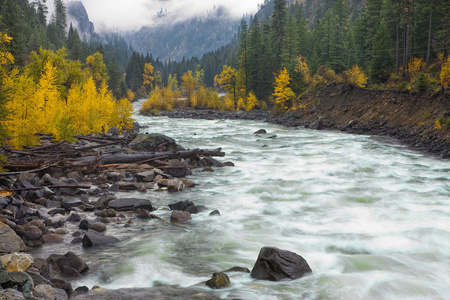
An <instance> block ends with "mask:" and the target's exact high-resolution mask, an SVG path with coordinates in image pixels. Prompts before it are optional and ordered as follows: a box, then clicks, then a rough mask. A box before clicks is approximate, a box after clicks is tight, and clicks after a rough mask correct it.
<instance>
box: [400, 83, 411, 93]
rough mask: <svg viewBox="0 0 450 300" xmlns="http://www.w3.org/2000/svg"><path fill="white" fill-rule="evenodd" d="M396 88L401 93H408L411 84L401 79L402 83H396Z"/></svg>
mask: <svg viewBox="0 0 450 300" xmlns="http://www.w3.org/2000/svg"><path fill="white" fill-rule="evenodd" d="M398 89H399V90H400V91H401V92H402V93H409V91H411V85H410V84H409V83H408V82H406V81H403V82H402V83H400V84H399V85H398Z"/></svg>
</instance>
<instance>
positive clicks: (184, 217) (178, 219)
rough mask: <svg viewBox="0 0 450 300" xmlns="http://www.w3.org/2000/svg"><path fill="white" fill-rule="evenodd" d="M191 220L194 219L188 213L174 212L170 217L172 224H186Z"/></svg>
mask: <svg viewBox="0 0 450 300" xmlns="http://www.w3.org/2000/svg"><path fill="white" fill-rule="evenodd" d="M191 219H192V217H191V214H190V213H189V212H187V211H179V210H174V211H172V214H171V215H170V222H171V223H184V222H187V221H189V220H191Z"/></svg>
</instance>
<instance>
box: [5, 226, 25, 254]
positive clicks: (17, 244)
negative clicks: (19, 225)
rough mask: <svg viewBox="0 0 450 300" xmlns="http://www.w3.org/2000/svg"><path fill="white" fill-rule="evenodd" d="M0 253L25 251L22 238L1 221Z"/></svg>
mask: <svg viewBox="0 0 450 300" xmlns="http://www.w3.org/2000/svg"><path fill="white" fill-rule="evenodd" d="M0 241H1V243H0V254H1V253H12V252H21V251H25V249H26V246H25V244H24V242H23V241H22V239H21V238H20V237H19V236H18V235H17V234H16V233H15V232H14V231H13V230H12V229H11V228H9V226H8V225H5V224H3V223H1V222H0Z"/></svg>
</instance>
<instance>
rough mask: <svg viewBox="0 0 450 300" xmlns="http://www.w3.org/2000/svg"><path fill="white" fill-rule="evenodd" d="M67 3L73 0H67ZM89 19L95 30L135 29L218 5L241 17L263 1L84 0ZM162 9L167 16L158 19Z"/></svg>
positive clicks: (253, 10) (176, 18)
mask: <svg viewBox="0 0 450 300" xmlns="http://www.w3.org/2000/svg"><path fill="white" fill-rule="evenodd" d="M64 1H65V3H67V2H69V1H70V0H64ZM82 2H83V4H84V6H85V7H86V10H87V13H88V15H89V19H90V20H91V21H92V22H94V25H95V30H96V31H103V30H105V29H109V30H110V29H113V30H136V29H139V28H140V27H141V26H151V25H154V24H157V23H158V22H160V21H161V20H164V21H165V22H168V21H170V22H175V21H179V20H183V19H187V18H190V17H193V16H203V15H205V14H206V13H207V12H208V11H209V12H210V11H212V10H213V9H214V8H217V7H220V6H222V7H225V8H226V9H227V10H228V11H229V13H230V14H231V15H232V16H234V17H236V18H240V17H242V16H243V15H245V14H254V13H256V12H257V10H258V4H261V3H262V2H263V0H82ZM47 5H48V7H49V15H48V18H51V13H52V11H53V0H48V1H47ZM160 12H163V14H164V15H165V17H164V18H158V13H160Z"/></svg>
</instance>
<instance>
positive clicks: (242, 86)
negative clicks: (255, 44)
mask: <svg viewBox="0 0 450 300" xmlns="http://www.w3.org/2000/svg"><path fill="white" fill-rule="evenodd" d="M240 31H241V32H240V33H241V34H240V42H239V74H238V86H239V87H238V90H239V91H240V92H242V94H243V95H247V91H248V90H247V89H248V31H247V23H246V22H245V21H244V20H242V22H241V30H240Z"/></svg>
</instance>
